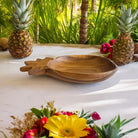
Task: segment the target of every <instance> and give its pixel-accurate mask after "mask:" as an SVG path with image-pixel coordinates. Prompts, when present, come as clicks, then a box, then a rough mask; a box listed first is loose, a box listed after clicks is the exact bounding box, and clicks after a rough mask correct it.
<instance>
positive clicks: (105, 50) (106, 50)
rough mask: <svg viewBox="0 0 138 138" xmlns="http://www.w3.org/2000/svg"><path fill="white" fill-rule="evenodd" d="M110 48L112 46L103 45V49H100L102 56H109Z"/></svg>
mask: <svg viewBox="0 0 138 138" xmlns="http://www.w3.org/2000/svg"><path fill="white" fill-rule="evenodd" d="M110 47H111V46H110V44H108V43H104V44H102V47H101V49H100V52H101V53H102V54H107V53H108V49H109V48H110Z"/></svg>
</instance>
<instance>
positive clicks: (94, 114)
mask: <svg viewBox="0 0 138 138" xmlns="http://www.w3.org/2000/svg"><path fill="white" fill-rule="evenodd" d="M92 119H93V120H100V119H101V117H100V115H99V114H98V113H97V112H94V113H92Z"/></svg>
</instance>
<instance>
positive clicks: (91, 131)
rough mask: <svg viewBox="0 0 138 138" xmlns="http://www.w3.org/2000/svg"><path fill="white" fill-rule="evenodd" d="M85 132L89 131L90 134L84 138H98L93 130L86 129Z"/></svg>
mask: <svg viewBox="0 0 138 138" xmlns="http://www.w3.org/2000/svg"><path fill="white" fill-rule="evenodd" d="M84 130H87V131H89V134H88V135H87V136H85V137H83V138H98V134H97V133H96V131H95V130H93V129H91V128H85V129H84Z"/></svg>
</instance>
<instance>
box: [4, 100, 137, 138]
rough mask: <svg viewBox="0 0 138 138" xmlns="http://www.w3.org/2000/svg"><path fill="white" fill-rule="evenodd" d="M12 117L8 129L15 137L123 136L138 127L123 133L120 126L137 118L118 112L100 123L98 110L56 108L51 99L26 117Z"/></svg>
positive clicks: (115, 137)
mask: <svg viewBox="0 0 138 138" xmlns="http://www.w3.org/2000/svg"><path fill="white" fill-rule="evenodd" d="M11 117H12V118H13V120H14V121H13V122H12V125H13V126H12V127H11V128H8V129H9V130H10V133H11V134H12V137H13V138H121V137H123V136H124V135H126V134H128V133H130V132H133V131H136V130H138V128H134V129H131V130H129V131H126V132H123V133H121V131H122V130H121V127H122V126H124V125H125V124H127V123H129V122H130V121H132V120H134V119H135V118H132V119H130V120H126V119H124V120H122V121H121V120H120V116H117V117H115V118H114V119H112V120H111V121H109V123H107V124H104V125H102V126H100V127H99V126H97V125H96V124H95V121H97V120H100V119H101V117H100V115H99V114H98V113H97V112H93V113H90V112H84V110H82V111H81V113H79V112H78V111H75V112H65V111H56V108H54V102H48V103H47V106H46V107H43V106H41V109H37V108H32V109H31V112H28V113H25V116H24V120H20V119H18V118H16V117H14V116H11ZM4 136H5V138H7V137H6V135H5V134H4Z"/></svg>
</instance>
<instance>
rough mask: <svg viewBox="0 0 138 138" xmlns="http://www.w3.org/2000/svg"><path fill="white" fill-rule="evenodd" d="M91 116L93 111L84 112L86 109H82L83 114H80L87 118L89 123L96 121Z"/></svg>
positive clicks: (81, 116)
mask: <svg viewBox="0 0 138 138" xmlns="http://www.w3.org/2000/svg"><path fill="white" fill-rule="evenodd" d="M91 116H92V113H89V112H84V109H82V111H81V114H80V118H85V119H86V120H87V124H88V125H90V124H92V123H94V120H92V117H91Z"/></svg>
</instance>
